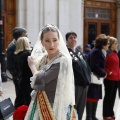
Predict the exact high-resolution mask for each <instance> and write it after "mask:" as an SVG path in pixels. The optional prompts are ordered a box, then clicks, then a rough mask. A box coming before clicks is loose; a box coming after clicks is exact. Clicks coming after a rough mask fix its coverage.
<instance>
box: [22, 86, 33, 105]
mask: <svg viewBox="0 0 120 120" xmlns="http://www.w3.org/2000/svg"><path fill="white" fill-rule="evenodd" d="M26 88H27V89H26ZM23 90H24V105H28V106H29V104H30V101H31V95H30V93H31V92H32V89H31V87H30V86H29V85H25V86H24V89H23Z"/></svg>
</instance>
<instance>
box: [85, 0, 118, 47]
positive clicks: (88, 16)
mask: <svg viewBox="0 0 120 120" xmlns="http://www.w3.org/2000/svg"><path fill="white" fill-rule="evenodd" d="M116 8H117V7H116V3H115V2H103V1H99V2H98V1H89V0H86V1H85V11H84V18H85V19H84V45H85V44H87V43H89V44H91V45H92V44H93V42H94V40H95V38H96V36H97V35H99V34H101V33H103V34H106V35H111V36H114V37H116V22H117V21H116V20H117V11H116Z"/></svg>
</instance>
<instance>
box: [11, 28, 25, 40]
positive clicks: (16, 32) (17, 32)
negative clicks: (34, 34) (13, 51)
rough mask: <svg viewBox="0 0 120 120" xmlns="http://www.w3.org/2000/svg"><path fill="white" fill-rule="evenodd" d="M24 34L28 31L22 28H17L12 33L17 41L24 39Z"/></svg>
mask: <svg viewBox="0 0 120 120" xmlns="http://www.w3.org/2000/svg"><path fill="white" fill-rule="evenodd" d="M23 33H27V30H26V29H24V28H20V27H15V28H14V29H13V31H12V35H13V37H14V39H15V40H17V39H18V38H19V37H22V35H23Z"/></svg>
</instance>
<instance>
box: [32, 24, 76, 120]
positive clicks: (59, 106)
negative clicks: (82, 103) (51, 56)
mask: <svg viewBox="0 0 120 120" xmlns="http://www.w3.org/2000/svg"><path fill="white" fill-rule="evenodd" d="M47 26H48V27H54V26H53V25H47ZM55 28H56V27H55ZM56 29H57V28H56ZM57 30H58V33H59V40H60V41H59V48H58V49H59V51H60V53H61V54H62V57H60V58H58V59H59V61H60V70H59V75H58V80H57V87H56V93H55V99H54V104H53V111H54V114H55V117H56V119H57V120H66V115H67V111H68V106H69V105H75V88H74V74H73V69H72V59H71V56H70V54H69V51H68V49H67V47H66V45H65V42H64V40H63V38H62V35H61V32H60V31H59V29H57ZM40 36H41V32H40V33H39V35H38V40H37V42H36V44H35V47H34V49H33V51H32V56H33V57H34V59H35V60H36V59H37V58H39V56H40V57H41V56H43V55H44V53H43V48H42V45H41V42H40V41H41V40H40Z"/></svg>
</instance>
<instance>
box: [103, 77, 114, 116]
mask: <svg viewBox="0 0 120 120" xmlns="http://www.w3.org/2000/svg"><path fill="white" fill-rule="evenodd" d="M113 86H114V84H113V82H112V81H110V80H106V79H105V80H104V91H105V95H104V99H103V117H110V110H111V107H110V106H111V99H112V94H111V93H112V91H113Z"/></svg>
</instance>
